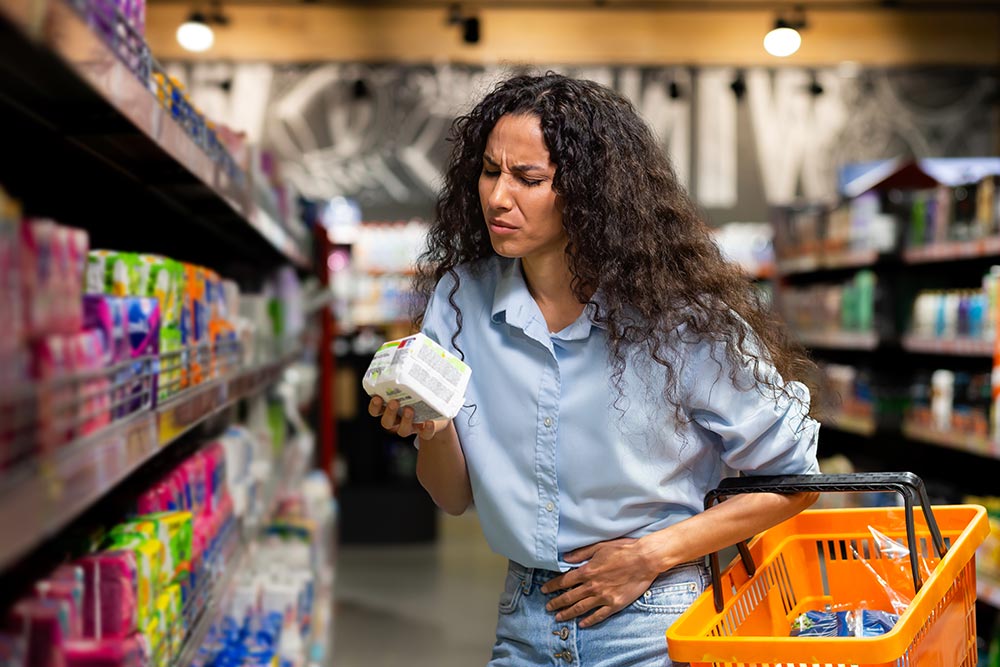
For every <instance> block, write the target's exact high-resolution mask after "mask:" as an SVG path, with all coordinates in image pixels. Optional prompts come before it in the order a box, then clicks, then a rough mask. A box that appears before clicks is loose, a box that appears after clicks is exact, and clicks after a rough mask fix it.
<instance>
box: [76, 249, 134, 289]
mask: <svg viewBox="0 0 1000 667" xmlns="http://www.w3.org/2000/svg"><path fill="white" fill-rule="evenodd" d="M85 291H86V293H87V294H107V295H109V296H142V294H141V293H140V290H139V257H138V255H136V254H135V253H131V252H119V251H117V250H91V251H90V253H89V254H88V255H87V274H86V279H85Z"/></svg>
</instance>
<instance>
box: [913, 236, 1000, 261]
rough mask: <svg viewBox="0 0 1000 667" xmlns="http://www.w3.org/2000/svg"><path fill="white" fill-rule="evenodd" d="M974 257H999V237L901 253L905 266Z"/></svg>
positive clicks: (953, 242) (927, 247)
mask: <svg viewBox="0 0 1000 667" xmlns="http://www.w3.org/2000/svg"><path fill="white" fill-rule="evenodd" d="M975 257H1000V237H997V236H991V237H988V238H984V239H977V240H975V241H952V242H948V243H934V244H931V245H926V246H923V247H919V248H907V249H905V250H904V251H903V261H904V262H906V263H907V264H925V263H928V262H947V261H951V260H955V259H969V258H975Z"/></svg>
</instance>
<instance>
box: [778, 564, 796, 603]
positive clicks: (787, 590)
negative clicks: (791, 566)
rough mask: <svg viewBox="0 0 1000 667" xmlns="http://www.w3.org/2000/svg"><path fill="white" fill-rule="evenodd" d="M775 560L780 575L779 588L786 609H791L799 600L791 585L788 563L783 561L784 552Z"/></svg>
mask: <svg viewBox="0 0 1000 667" xmlns="http://www.w3.org/2000/svg"><path fill="white" fill-rule="evenodd" d="M776 562H777V564H778V568H779V574H780V575H781V577H782V581H781V583H780V584H779V588H780V589H781V592H782V594H783V595H785V601H786V602H787V604H788V610H789V611H791V610H792V609H795V607H797V606H798V605H799V600H798V598H797V597H796V596H795V588H794V587H793V586H792V578H791V576H789V574H788V564H787V563H785V554H783V553H782V554H780V555H779V556H778V559H777V561H776Z"/></svg>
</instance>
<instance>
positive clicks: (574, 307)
mask: <svg viewBox="0 0 1000 667" xmlns="http://www.w3.org/2000/svg"><path fill="white" fill-rule="evenodd" d="M521 270H522V271H523V272H524V281H525V282H526V283H527V285H528V292H529V293H530V294H531V296H532V298H533V299H534V300H535V303H537V304H538V308H539V309H540V310H541V311H542V315H543V316H544V317H545V323H546V325H547V326H548V328H549V331H552V332H556V331H561V330H563V329H565V328H566V327H567V326H569V325H570V324H572V323H573V322H575V321H576V318H578V317H579V316H580V313H582V312H583V307H584V304H582V303H580V301H579V300H578V299H577V298H576V295H575V294H573V290H572V288H571V285H572V282H573V274H572V273H571V272H570V270H569V265H568V264H567V263H566V256H565V255H563V254H560V255H559V256H558V257H555V256H545V257H532V258H528V257H525V258H523V259H522V260H521Z"/></svg>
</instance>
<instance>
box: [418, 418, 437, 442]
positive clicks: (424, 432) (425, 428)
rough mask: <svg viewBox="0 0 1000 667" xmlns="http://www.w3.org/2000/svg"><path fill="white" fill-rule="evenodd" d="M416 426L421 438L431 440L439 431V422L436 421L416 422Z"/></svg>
mask: <svg viewBox="0 0 1000 667" xmlns="http://www.w3.org/2000/svg"><path fill="white" fill-rule="evenodd" d="M414 426H415V427H416V428H417V435H418V436H420V439H421V440H430V439H431V438H433V437H434V436H435V435H437V433H438V423H437V422H436V421H429V422H423V423H422V424H414Z"/></svg>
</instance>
